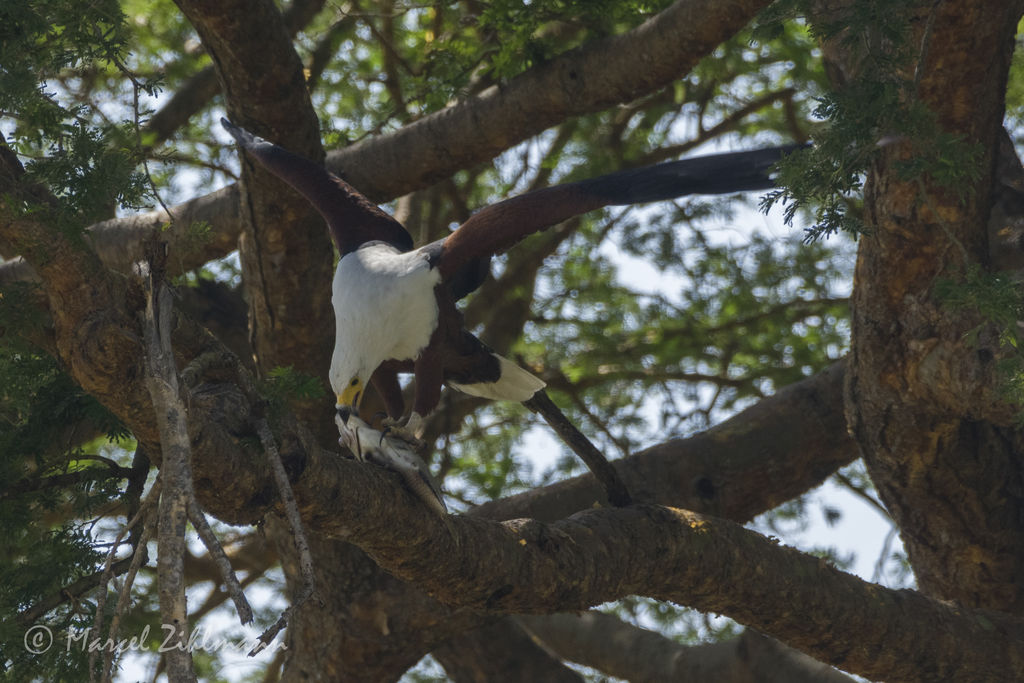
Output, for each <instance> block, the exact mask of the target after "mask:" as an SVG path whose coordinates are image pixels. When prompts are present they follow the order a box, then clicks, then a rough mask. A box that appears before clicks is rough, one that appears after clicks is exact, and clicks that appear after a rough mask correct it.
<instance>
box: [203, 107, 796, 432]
mask: <svg viewBox="0 0 1024 683" xmlns="http://www.w3.org/2000/svg"><path fill="white" fill-rule="evenodd" d="M221 123H222V124H223V125H224V128H225V129H226V130H227V131H228V132H229V133H230V134H231V135H232V137H234V139H235V140H236V141H237V142H238V144H239V145H240V146H241V147H242V148H243V149H244V150H245V151H246V152H247V153H248V154H249V155H250V156H251V157H252V158H253V159H255V160H257V161H258V162H259V163H260V164H262V165H263V166H264V167H266V168H267V169H268V170H270V171H271V172H273V173H274V174H275V175H277V176H278V177H280V178H281V179H282V180H284V181H285V182H287V183H288V184H289V185H291V186H292V187H294V188H295V189H296V190H298V191H299V193H301V194H302V195H303V196H304V197H305V198H306V199H308V200H309V201H310V202H311V203H312V204H313V206H314V207H315V208H316V209H317V211H319V212H320V214H322V215H323V217H324V218H325V219H326V221H327V224H328V227H329V229H330V232H331V237H332V239H333V241H334V244H335V246H336V247H337V249H338V252H339V254H340V256H341V259H340V260H339V261H338V267H337V270H336V272H335V275H334V284H333V297H332V303H333V306H334V311H335V318H336V336H335V346H334V352H333V355H332V357H331V369H330V382H331V386H332V388H333V389H334V392H335V395H336V397H337V410H338V413H339V415H340V416H341V418H342V420H347V419H348V416H349V415H351V414H353V413H356V412H357V411H358V407H359V402H360V399H361V398H362V397H363V395H364V393H365V390H366V385H367V383H368V382H371V381H372V383H373V384H374V386H375V387H376V389H377V390H378V392H379V393H380V394H381V397H382V398H383V399H384V403H385V406H386V408H387V411H388V414H389V416H390V417H391V418H392V419H397V418H399V417H400V416H401V415H402V414H403V412H404V405H403V400H402V395H401V389H400V386H399V384H398V377H397V373H398V372H399V371H409V370H410V369H411V370H412V371H413V373H414V377H415V383H416V386H415V393H414V398H413V407H412V412H411V414H410V416H409V418H408V419H407V420H406V423H405V429H406V431H408V432H411V433H413V434H414V435H416V436H419V435H420V434H419V432H420V429H421V426H422V424H423V419H424V418H425V417H426V416H427V415H429V414H430V412H431V411H432V410H433V409H434V408H435V407H436V406H437V404H438V402H439V400H440V393H441V385H442V383H447V384H448V385H449V386H451V387H454V388H455V389H458V390H460V391H463V392H465V393H467V394H472V395H474V396H480V397H483V398H489V399H502V400H512V401H526V400H527V399H529V398H530V397H532V396H533V395H534V393H536V392H537V391H538V390H540V389H541V388H543V387H544V382H543V381H541V380H540V379H539V378H537V377H535V376H534V375H532V374H531V373H529V372H527V371H526V370H524V369H522V368H520V367H519V366H517V365H516V364H515V363H513V362H512V361H510V360H508V359H507V358H503V357H501V356H499V355H498V354H496V353H494V352H492V351H491V349H489V348H488V347H487V346H486V345H485V344H484V343H483V342H481V341H480V340H479V339H477V338H476V337H475V336H474V335H472V334H471V333H470V332H469V331H468V330H466V329H465V327H464V325H463V321H462V315H461V313H460V312H459V311H458V309H457V308H456V307H455V302H456V301H458V300H459V299H461V298H462V297H463V296H465V295H466V294H468V293H469V292H472V291H473V290H475V289H476V288H477V287H479V286H480V284H481V283H482V281H483V279H484V277H486V275H487V272H488V264H489V261H490V257H491V256H492V255H493V254H497V253H501V252H503V251H505V250H506V249H508V248H510V247H512V246H513V245H515V244H516V243H517V242H519V241H520V240H522V239H523V238H524V237H526V236H527V235H529V234H531V233H534V232H538V231H540V230H543V229H545V228H548V227H550V226H552V225H555V224H557V223H560V222H561V221H564V220H566V219H568V218H571V217H572V216H576V215H579V214H582V213H585V212H587V211H591V210H593V209H597V208H600V207H604V206H613V205H626V204H636V203H642V202H650V201H656V200H664V199H671V198H674V197H679V196H682V195H688V194H723V193H731V192H740V191H745V190H760V189H767V188H770V187H773V186H774V184H775V183H774V181H773V180H772V178H771V175H770V171H771V168H772V166H773V165H774V164H775V163H776V162H777V161H779V159H780V158H782V157H783V156H784V155H786V154H788V153H790V152H792V151H794V150H795V149H797V148H798V147H799V146H798V145H788V146H783V147H771V148H766V149H760V150H755V151H750V152H734V153H727V154H716V155H712V156H704V157H696V158H691V159H684V160H681V161H673V162H667V163H662V164H657V165H654V166H646V167H643V168H636V169H630V170H625V171H619V172H616V173H611V174H608V175H604V176H600V177H597V178H593V179H590V180H583V181H579V182H573V183H566V184H563V185H557V186H554V187H548V188H544V189H540V190H535V191H533V192H529V193H526V194H523V195H519V196H517V197H512V198H511V199H507V200H505V201H502V202H498V203H496V204H493V205H491V206H488V207H486V208H484V209H482V210H480V211H478V212H477V213H475V214H474V215H473V216H471V217H470V218H469V219H468V220H467V221H466V222H465V223H463V224H462V225H461V226H460V227H459V228H458V229H456V230H455V231H454V232H452V233H451V234H449V235H448V236H447V237H444V238H442V239H439V240H437V241H435V242H431V243H430V244H427V245H424V246H421V247H419V248H418V249H413V241H412V237H411V236H410V235H409V233H408V231H407V230H406V229H405V228H404V227H403V226H402V224H401V223H399V222H398V221H396V220H395V219H394V218H392V217H391V216H390V215H388V214H387V213H385V212H384V211H382V210H381V209H380V208H379V207H377V206H376V205H375V204H373V203H372V202H371V201H369V200H368V199H367V198H366V197H364V196H363V195H362V194H360V193H359V192H358V191H357V190H356V189H355V188H353V187H352V186H351V185H349V184H348V183H346V182H345V181H344V180H342V179H340V178H338V177H337V176H335V175H333V174H331V173H330V172H328V171H327V170H326V169H325V168H324V167H323V166H321V165H319V164H316V163H313V162H312V161H309V160H308V159H305V158H303V157H301V156H299V155H296V154H293V153H292V152H289V151H288V150H286V149H284V148H283V147H280V146H279V145H275V144H273V143H271V142H268V141H267V140H264V139H263V138H260V137H257V136H255V135H253V134H252V133H250V132H248V131H247V130H245V129H243V128H240V127H238V126H235V125H233V124H232V123H230V122H229V121H227V120H226V119H221Z"/></svg>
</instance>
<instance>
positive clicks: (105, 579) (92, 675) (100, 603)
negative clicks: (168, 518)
mask: <svg viewBox="0 0 1024 683" xmlns="http://www.w3.org/2000/svg"><path fill="white" fill-rule="evenodd" d="M154 492H156V493H154ZM159 495H160V482H159V481H157V482H156V483H155V484H154V485H153V489H152V490H151V491H150V493H149V496H147V497H146V502H145V503H144V504H143V505H142V506H140V508H139V510H138V512H136V513H135V515H134V516H133V517H132V518H131V519H129V520H128V523H127V524H125V525H124V527H122V529H121V530H120V531H119V532H118V533H117V536H115V537H114V542H113V543H111V544H110V552H108V553H107V559H106V561H105V562H104V563H103V570H102V572H101V573H100V581H99V589H100V590H99V594H98V595H97V596H96V619H95V620H94V621H93V628H94V629H96V633H97V634H101V633H103V616H104V613H105V612H106V607H107V584H108V583H110V580H111V579H112V578H113V570H112V567H113V564H114V555H115V554H116V553H117V549H118V548H119V547H120V546H121V541H122V540H124V537H125V536H127V535H128V532H129V531H131V530H132V528H133V527H134V526H135V525H136V524H138V523H139V521H140V520H142V519H144V517H145V515H146V513H147V512H148V510H149V507H150V505H151V504H152V503H153V501H155V500H156V498H157V497H158V496H159ZM144 553H145V548H144V547H143V549H142V552H140V551H139V548H138V547H136V548H134V549H133V552H132V555H131V558H132V560H131V563H130V564H129V565H128V571H129V572H131V567H132V565H133V564H135V563H136V560H138V559H139V558H140V557H141V556H142V555H143V554H144ZM125 559H127V558H125ZM123 597H124V592H122V593H121V597H120V598H119V599H118V606H120V604H121V601H122V600H121V598H123ZM114 619H116V614H115V617H114ZM113 623H114V621H113V619H112V620H111V634H110V638H111V639H113V638H114V637H115V636H116V632H115V631H114V626H113ZM98 657H99V651H95V650H94V651H92V652H90V653H89V680H90V681H94V680H96V660H97V658H98ZM103 671H104V674H103V677H104V678H105V677H106V671H107V669H106V668H104V669H103Z"/></svg>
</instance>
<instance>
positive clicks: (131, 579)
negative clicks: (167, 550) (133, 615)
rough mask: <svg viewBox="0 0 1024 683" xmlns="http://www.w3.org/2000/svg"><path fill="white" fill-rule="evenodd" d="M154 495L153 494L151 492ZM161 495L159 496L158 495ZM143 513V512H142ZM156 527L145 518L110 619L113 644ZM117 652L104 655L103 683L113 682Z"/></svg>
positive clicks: (156, 488)
mask: <svg viewBox="0 0 1024 683" xmlns="http://www.w3.org/2000/svg"><path fill="white" fill-rule="evenodd" d="M159 486H160V482H159V480H158V481H157V482H156V483H155V484H154V485H153V490H156V491H158V490H159ZM151 495H152V492H151ZM157 495H159V494H157ZM155 502H156V497H155V496H154V497H153V503H155ZM148 508H150V503H149V500H148V498H147V501H146V503H145V504H144V506H143V508H142V509H143V510H145V509H148ZM140 511H141V510H140ZM155 527H156V519H155V518H153V517H152V515H149V514H147V515H146V517H145V523H144V524H143V526H142V533H141V534H139V537H138V543H139V544H138V546H137V547H136V548H135V553H134V554H133V555H132V563H131V565H130V566H129V567H128V573H127V574H126V575H125V577H124V585H123V587H122V588H121V594H120V595H119V596H118V597H117V606H116V607H115V608H114V616H112V617H111V619H110V633H109V634H108V635H107V638H108V639H109V640H111V641H113V642H117V634H118V631H119V630H120V628H121V617H122V616H123V615H124V613H125V610H127V609H128V600H129V598H130V597H131V594H132V586H133V585H134V584H135V577H136V575H137V574H138V573H139V569H140V568H141V567H142V564H143V562H145V561H146V560H147V558H148V553H147V552H146V544H147V543H149V540H150V539H151V538H152V537H153V531H154V529H155ZM115 654H116V653H115V650H114V649H113V648H107V649H106V650H105V652H104V654H103V677H102V679H101V680H102V683H108V681H112V680H113V679H112V676H113V670H114V664H115V660H114V655H115Z"/></svg>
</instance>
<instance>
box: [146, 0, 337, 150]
mask: <svg viewBox="0 0 1024 683" xmlns="http://www.w3.org/2000/svg"><path fill="white" fill-rule="evenodd" d="M324 2H325V0H296V1H295V2H292V3H291V4H290V5H289V6H288V8H287V9H285V10H284V12H282V13H281V18H282V20H283V21H284V25H285V27H286V28H287V30H288V34H289V35H291V36H294V35H295V34H296V33H298V32H299V31H300V30H301V29H302V28H303V27H304V26H306V25H307V24H308V23H309V22H310V21H312V20H313V17H315V16H316V15H317V14H318V13H319V12H320V10H321V9H322V8H323V6H324ZM218 92H220V85H219V83H218V81H217V73H216V71H215V70H214V68H213V66H212V65H211V66H207V67H204V68H202V69H200V70H199V71H198V72H196V73H195V74H193V75H192V76H190V77H189V78H188V79H187V80H186V81H185V82H184V83H182V84H181V86H179V87H178V88H177V89H176V90H175V91H174V94H173V95H171V97H170V99H168V100H167V102H166V103H165V104H164V105H163V106H162V107H160V109H158V110H157V111H156V112H154V114H153V116H151V117H150V118H149V120H148V121H146V124H145V126H143V128H142V132H143V133H144V134H151V135H152V136H155V137H154V138H152V139H149V140H148V142H149V144H150V145H153V146H156V145H158V144H159V143H161V142H164V141H165V140H167V139H168V138H170V137H171V136H172V135H173V134H174V132H175V131H176V130H178V128H180V127H181V126H183V125H185V124H186V123H187V122H188V120H189V119H190V118H192V116H193V115H195V114H196V112H198V111H200V110H202V109H203V108H204V107H205V106H206V105H207V104H209V102H210V100H212V99H213V98H214V96H215V95H216V94H217V93H218Z"/></svg>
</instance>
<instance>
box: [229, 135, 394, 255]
mask: <svg viewBox="0 0 1024 683" xmlns="http://www.w3.org/2000/svg"><path fill="white" fill-rule="evenodd" d="M220 122H221V125H223V126H224V128H225V130H227V131H228V132H229V133H231V137H233V138H234V139H235V140H236V141H237V142H238V144H239V145H241V147H242V148H243V149H245V151H246V152H247V153H248V154H249V155H250V156H251V157H252V158H254V159H256V160H257V161H258V162H260V164H261V165H262V166H264V167H265V168H266V169H267V170H268V171H270V172H271V173H273V174H274V175H276V176H277V177H278V178H280V179H281V180H283V181H285V182H286V183H288V184H289V185H291V186H292V187H294V188H295V189H296V190H298V192H299V193H300V194H302V196H303V197H305V198H306V199H308V200H309V202H310V203H311V204H312V205H313V207H314V208H315V209H316V210H317V211H319V212H320V214H321V215H322V216H323V217H324V219H325V220H326V221H327V226H328V227H329V228H330V230H331V239H333V240H334V245H335V246H336V247H337V248H338V251H339V252H341V255H342V256H344V255H345V254H347V253H349V252H351V251H355V250H356V249H358V248H359V247H360V245H362V244H365V243H367V242H373V241H374V240H379V241H382V242H387V243H388V244H391V245H393V246H395V247H396V248H397V249H400V250H401V251H409V250H410V249H412V237H410V235H409V232H408V231H407V230H406V229H405V228H404V227H403V226H402V224H401V223H399V222H398V221H396V220H395V219H394V218H392V217H391V216H389V215H388V214H387V213H385V212H384V211H382V210H381V209H380V208H379V207H378V206H377V205H376V204H374V203H373V202H371V201H370V200H369V199H367V198H366V197H364V196H363V195H362V194H360V193H359V191H358V190H356V189H355V188H354V187H352V186H351V185H349V184H348V183H346V182H345V181H344V180H342V179H341V178H339V177H337V176H336V175H334V174H332V173H329V172H328V171H327V169H325V168H324V167H323V166H321V165H319V164H315V163H313V162H312V161H310V160H309V159H304V158H302V157H300V156H299V155H297V154H293V153H292V152H289V151H288V150H286V149H285V148H284V147H281V146H280V145H275V144H274V143H272V142H268V141H267V140H264V139H263V138H261V137H258V136H256V135H253V134H252V133H250V132H249V131H247V130H245V129H244V128H240V127H238V126H236V125H234V124H232V123H231V122H230V121H228V120H227V119H223V118H222V119H221V120H220Z"/></svg>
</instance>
